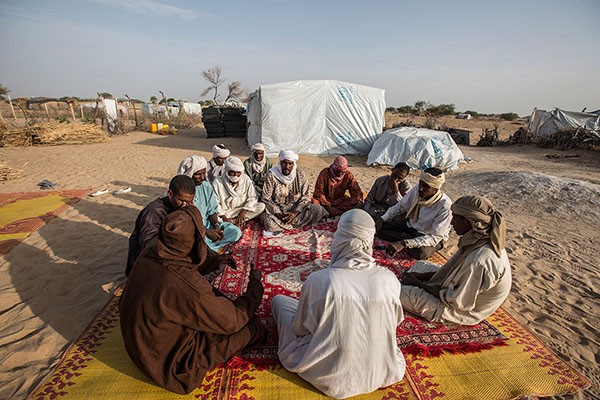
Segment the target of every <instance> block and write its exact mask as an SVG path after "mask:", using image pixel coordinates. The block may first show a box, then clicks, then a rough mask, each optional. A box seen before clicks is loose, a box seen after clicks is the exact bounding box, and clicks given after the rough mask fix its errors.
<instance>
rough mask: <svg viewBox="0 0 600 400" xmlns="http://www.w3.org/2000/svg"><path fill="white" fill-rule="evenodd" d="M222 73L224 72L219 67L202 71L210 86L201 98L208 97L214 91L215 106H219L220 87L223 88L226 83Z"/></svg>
mask: <svg viewBox="0 0 600 400" xmlns="http://www.w3.org/2000/svg"><path fill="white" fill-rule="evenodd" d="M221 72H222V70H221V67H220V66H219V65H217V66H215V67H212V68H210V69H207V70H206V71H202V76H203V77H204V79H206V81H208V83H209V84H210V86H209V87H207V88H206V89H204V91H203V92H202V93H201V94H200V96H206V95H207V94H208V93H210V91H211V90H214V91H215V93H214V95H213V102H214V104H217V97H219V86H221V85H222V84H223V83H225V81H226V79H225V78H222V77H221Z"/></svg>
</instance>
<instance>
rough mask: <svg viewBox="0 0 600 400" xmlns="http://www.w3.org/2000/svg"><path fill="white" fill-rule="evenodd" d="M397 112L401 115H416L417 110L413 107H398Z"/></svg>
mask: <svg viewBox="0 0 600 400" xmlns="http://www.w3.org/2000/svg"><path fill="white" fill-rule="evenodd" d="M396 111H397V112H399V113H401V114H414V113H415V109H414V107H413V106H402V107H398V108H397V109H396Z"/></svg>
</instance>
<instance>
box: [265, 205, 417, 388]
mask: <svg viewBox="0 0 600 400" xmlns="http://www.w3.org/2000/svg"><path fill="white" fill-rule="evenodd" d="M374 235H375V223H374V221H373V218H371V216H369V214H367V213H366V212H365V211H363V210H358V209H354V210H350V211H347V212H346V213H344V214H343V215H342V216H341V218H340V222H339V225H338V229H337V231H336V232H335V234H334V236H333V242H332V244H331V261H330V263H329V267H328V268H326V269H324V270H321V271H317V272H313V273H312V274H311V275H310V276H309V277H308V279H307V280H306V282H305V283H304V285H303V287H302V291H301V293H300V300H299V301H298V300H295V299H293V298H291V297H287V296H283V295H277V296H275V297H274V298H273V300H272V302H271V310H272V312H273V317H274V318H275V321H276V323H277V330H278V333H279V350H278V355H279V360H280V361H281V364H282V365H283V366H284V367H285V368H286V369H288V370H290V371H291V372H296V373H297V374H298V375H300V376H301V377H302V378H303V379H305V380H307V381H308V382H310V383H312V384H313V386H315V387H316V388H317V389H319V390H320V391H322V392H323V393H325V394H326V395H328V396H331V397H334V398H338V399H340V398H346V397H350V396H355V395H358V394H363V393H369V392H372V391H374V390H376V389H378V388H380V387H385V386H388V385H391V384H393V383H395V382H398V381H400V380H401V379H402V378H403V376H404V372H405V369H406V362H405V360H404V357H403V356H402V352H401V351H400V349H399V348H398V346H397V344H396V326H397V325H398V324H399V323H400V322H402V320H403V319H404V314H403V311H402V306H401V304H400V284H399V282H398V279H397V278H396V276H395V275H394V274H393V273H392V272H391V271H389V270H388V269H386V268H384V267H381V266H379V265H377V264H376V263H375V260H374V259H373V237H374Z"/></svg>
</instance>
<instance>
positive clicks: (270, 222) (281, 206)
mask: <svg viewBox="0 0 600 400" xmlns="http://www.w3.org/2000/svg"><path fill="white" fill-rule="evenodd" d="M296 161H298V155H297V154H296V153H295V152H294V151H292V150H281V151H280V152H279V163H277V164H276V165H275V166H274V167H273V168H271V169H270V170H269V172H268V173H267V177H266V178H265V185H264V186H263V192H262V196H261V200H262V202H263V203H265V206H266V209H265V212H264V213H263V214H262V215H261V218H260V219H261V223H262V224H263V226H264V228H265V231H264V232H263V236H266V237H273V236H274V235H276V236H277V235H281V234H282V231H283V230H289V229H293V228H302V227H304V226H307V225H312V224H314V223H317V222H319V221H321V220H322V219H323V218H325V217H327V216H328V215H329V213H328V212H327V210H326V209H325V208H323V207H322V206H320V205H318V204H312V203H311V200H310V193H309V192H310V185H309V183H308V179H307V178H306V174H305V173H304V171H302V170H300V169H298V168H297V167H296Z"/></svg>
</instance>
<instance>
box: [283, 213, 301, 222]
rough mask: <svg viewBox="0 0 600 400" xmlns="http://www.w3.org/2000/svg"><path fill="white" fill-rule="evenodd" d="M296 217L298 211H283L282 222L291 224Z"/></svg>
mask: <svg viewBox="0 0 600 400" xmlns="http://www.w3.org/2000/svg"><path fill="white" fill-rule="evenodd" d="M296 217H298V213H297V212H295V211H293V212H287V213H284V217H283V222H285V223H286V224H290V225H293V224H294V221H295V220H296Z"/></svg>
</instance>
